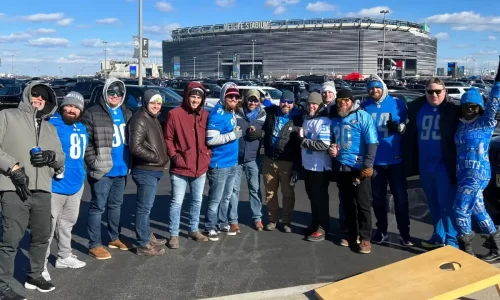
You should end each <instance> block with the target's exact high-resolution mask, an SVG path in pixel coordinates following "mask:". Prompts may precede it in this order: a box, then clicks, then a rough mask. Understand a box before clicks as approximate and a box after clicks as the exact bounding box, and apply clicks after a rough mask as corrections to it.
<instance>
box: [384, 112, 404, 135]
mask: <svg viewBox="0 0 500 300" xmlns="http://www.w3.org/2000/svg"><path fill="white" fill-rule="evenodd" d="M385 128H387V131H388V132H389V133H390V134H394V133H400V132H401V130H400V128H399V124H398V123H397V122H395V121H393V120H392V114H389V120H387V122H386V123H385Z"/></svg>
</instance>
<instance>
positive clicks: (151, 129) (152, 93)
mask: <svg viewBox="0 0 500 300" xmlns="http://www.w3.org/2000/svg"><path fill="white" fill-rule="evenodd" d="M162 104H163V97H162V95H161V94H160V92H159V91H158V90H147V91H145V92H144V97H143V98H142V107H141V108H140V109H139V110H138V111H137V113H135V114H134V116H133V117H132V119H130V122H129V124H128V132H129V145H130V154H131V158H132V179H133V180H134V182H135V184H136V185H137V210H136V213H135V233H136V235H137V244H139V247H137V254H138V255H147V256H154V255H162V254H164V253H165V249H162V248H155V246H157V247H159V246H162V245H165V244H166V240H163V239H162V240H160V239H156V238H155V236H154V235H153V233H151V232H150V228H149V214H150V212H151V208H152V207H153V204H154V201H155V196H156V190H157V188H158V184H159V183H160V179H161V178H162V177H163V169H164V168H165V165H166V164H167V163H168V156H167V147H166V145H165V142H164V138H163V131H162V128H161V125H160V122H159V121H158V118H157V117H158V115H159V114H160V111H161V106H162Z"/></svg>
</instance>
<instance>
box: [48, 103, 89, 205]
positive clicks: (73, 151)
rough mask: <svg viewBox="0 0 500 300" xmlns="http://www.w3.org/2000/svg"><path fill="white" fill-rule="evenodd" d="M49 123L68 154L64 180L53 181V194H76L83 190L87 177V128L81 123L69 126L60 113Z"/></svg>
mask: <svg viewBox="0 0 500 300" xmlns="http://www.w3.org/2000/svg"><path fill="white" fill-rule="evenodd" d="M49 122H50V123H52V125H54V127H55V128H56V130H57V135H58V136H59V140H61V145H62V149H63V151H64V154H66V160H65V161H64V178H62V179H58V178H54V179H53V180H52V192H53V193H56V194H61V195H73V194H76V193H77V192H78V191H79V190H80V189H81V188H82V186H83V183H84V181H85V176H86V173H85V166H84V165H85V162H84V160H83V157H84V156H85V150H86V149H87V145H88V135H87V127H85V125H83V124H82V123H80V122H77V123H75V124H73V125H67V124H66V123H64V121H63V119H62V117H61V115H60V114H59V113H58V112H56V113H55V114H54V116H52V117H51V118H50V120H49Z"/></svg>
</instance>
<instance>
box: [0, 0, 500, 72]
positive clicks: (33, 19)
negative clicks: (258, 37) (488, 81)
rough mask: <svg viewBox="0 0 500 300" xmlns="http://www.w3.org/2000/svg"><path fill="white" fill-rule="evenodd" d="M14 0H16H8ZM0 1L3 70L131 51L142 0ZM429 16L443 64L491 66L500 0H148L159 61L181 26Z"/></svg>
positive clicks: (38, 68)
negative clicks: (165, 44)
mask: <svg viewBox="0 0 500 300" xmlns="http://www.w3.org/2000/svg"><path fill="white" fill-rule="evenodd" d="M10 3H14V2H12V1H10ZM18 3H19V4H20V5H19V6H18V5H2V6H0V57H1V59H2V64H1V66H0V74H2V73H11V69H12V59H13V67H14V73H16V74H27V75H41V74H46V75H60V74H61V75H63V76H71V75H74V74H81V73H82V71H83V73H85V74H93V73H94V72H96V71H97V70H98V69H99V63H100V62H101V61H102V60H103V59H104V47H103V43H102V41H107V42H108V43H107V49H108V51H107V57H108V58H111V59H125V58H130V57H131V56H132V53H133V45H132V42H131V40H132V36H133V35H136V34H137V33H138V25H137V24H138V0H100V1H97V0H87V1H66V0H64V1H63V0H50V1H39V0H20V1H19V2H18ZM383 8H385V9H389V10H390V11H391V13H390V14H389V15H388V16H387V18H389V19H399V20H408V21H413V22H422V23H428V24H429V25H430V30H431V34H432V35H434V36H436V37H437V38H438V40H439V41H438V67H444V66H445V65H446V62H448V61H456V62H458V63H459V65H464V64H465V61H466V60H467V62H468V66H469V68H472V66H474V67H475V70H476V71H478V70H480V69H485V68H487V66H488V62H489V65H490V68H491V69H493V68H494V67H493V66H496V64H497V61H498V54H499V52H500V0H474V1H470V0H438V1H431V2H429V1H401V0H398V1H396V0H387V1H372V0H363V1H352V0H337V1H307V0H165V1H163V0H160V1H158V0H143V30H144V37H147V38H149V39H150V58H151V61H152V62H154V61H155V60H156V61H157V62H158V63H161V40H163V39H170V32H171V30H172V29H175V28H177V27H188V26H196V25H207V24H221V23H229V22H239V21H260V20H271V19H276V20H286V19H304V18H329V17H331V18H337V17H346V16H370V17H373V16H374V17H381V14H380V13H379V11H380V10H381V9H383Z"/></svg>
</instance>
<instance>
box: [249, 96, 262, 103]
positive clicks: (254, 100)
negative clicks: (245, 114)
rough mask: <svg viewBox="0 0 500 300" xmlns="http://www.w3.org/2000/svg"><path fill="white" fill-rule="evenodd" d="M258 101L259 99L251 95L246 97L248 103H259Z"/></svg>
mask: <svg viewBox="0 0 500 300" xmlns="http://www.w3.org/2000/svg"><path fill="white" fill-rule="evenodd" d="M259 102H260V100H259V99H257V98H255V97H251V98H249V99H248V103H259Z"/></svg>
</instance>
